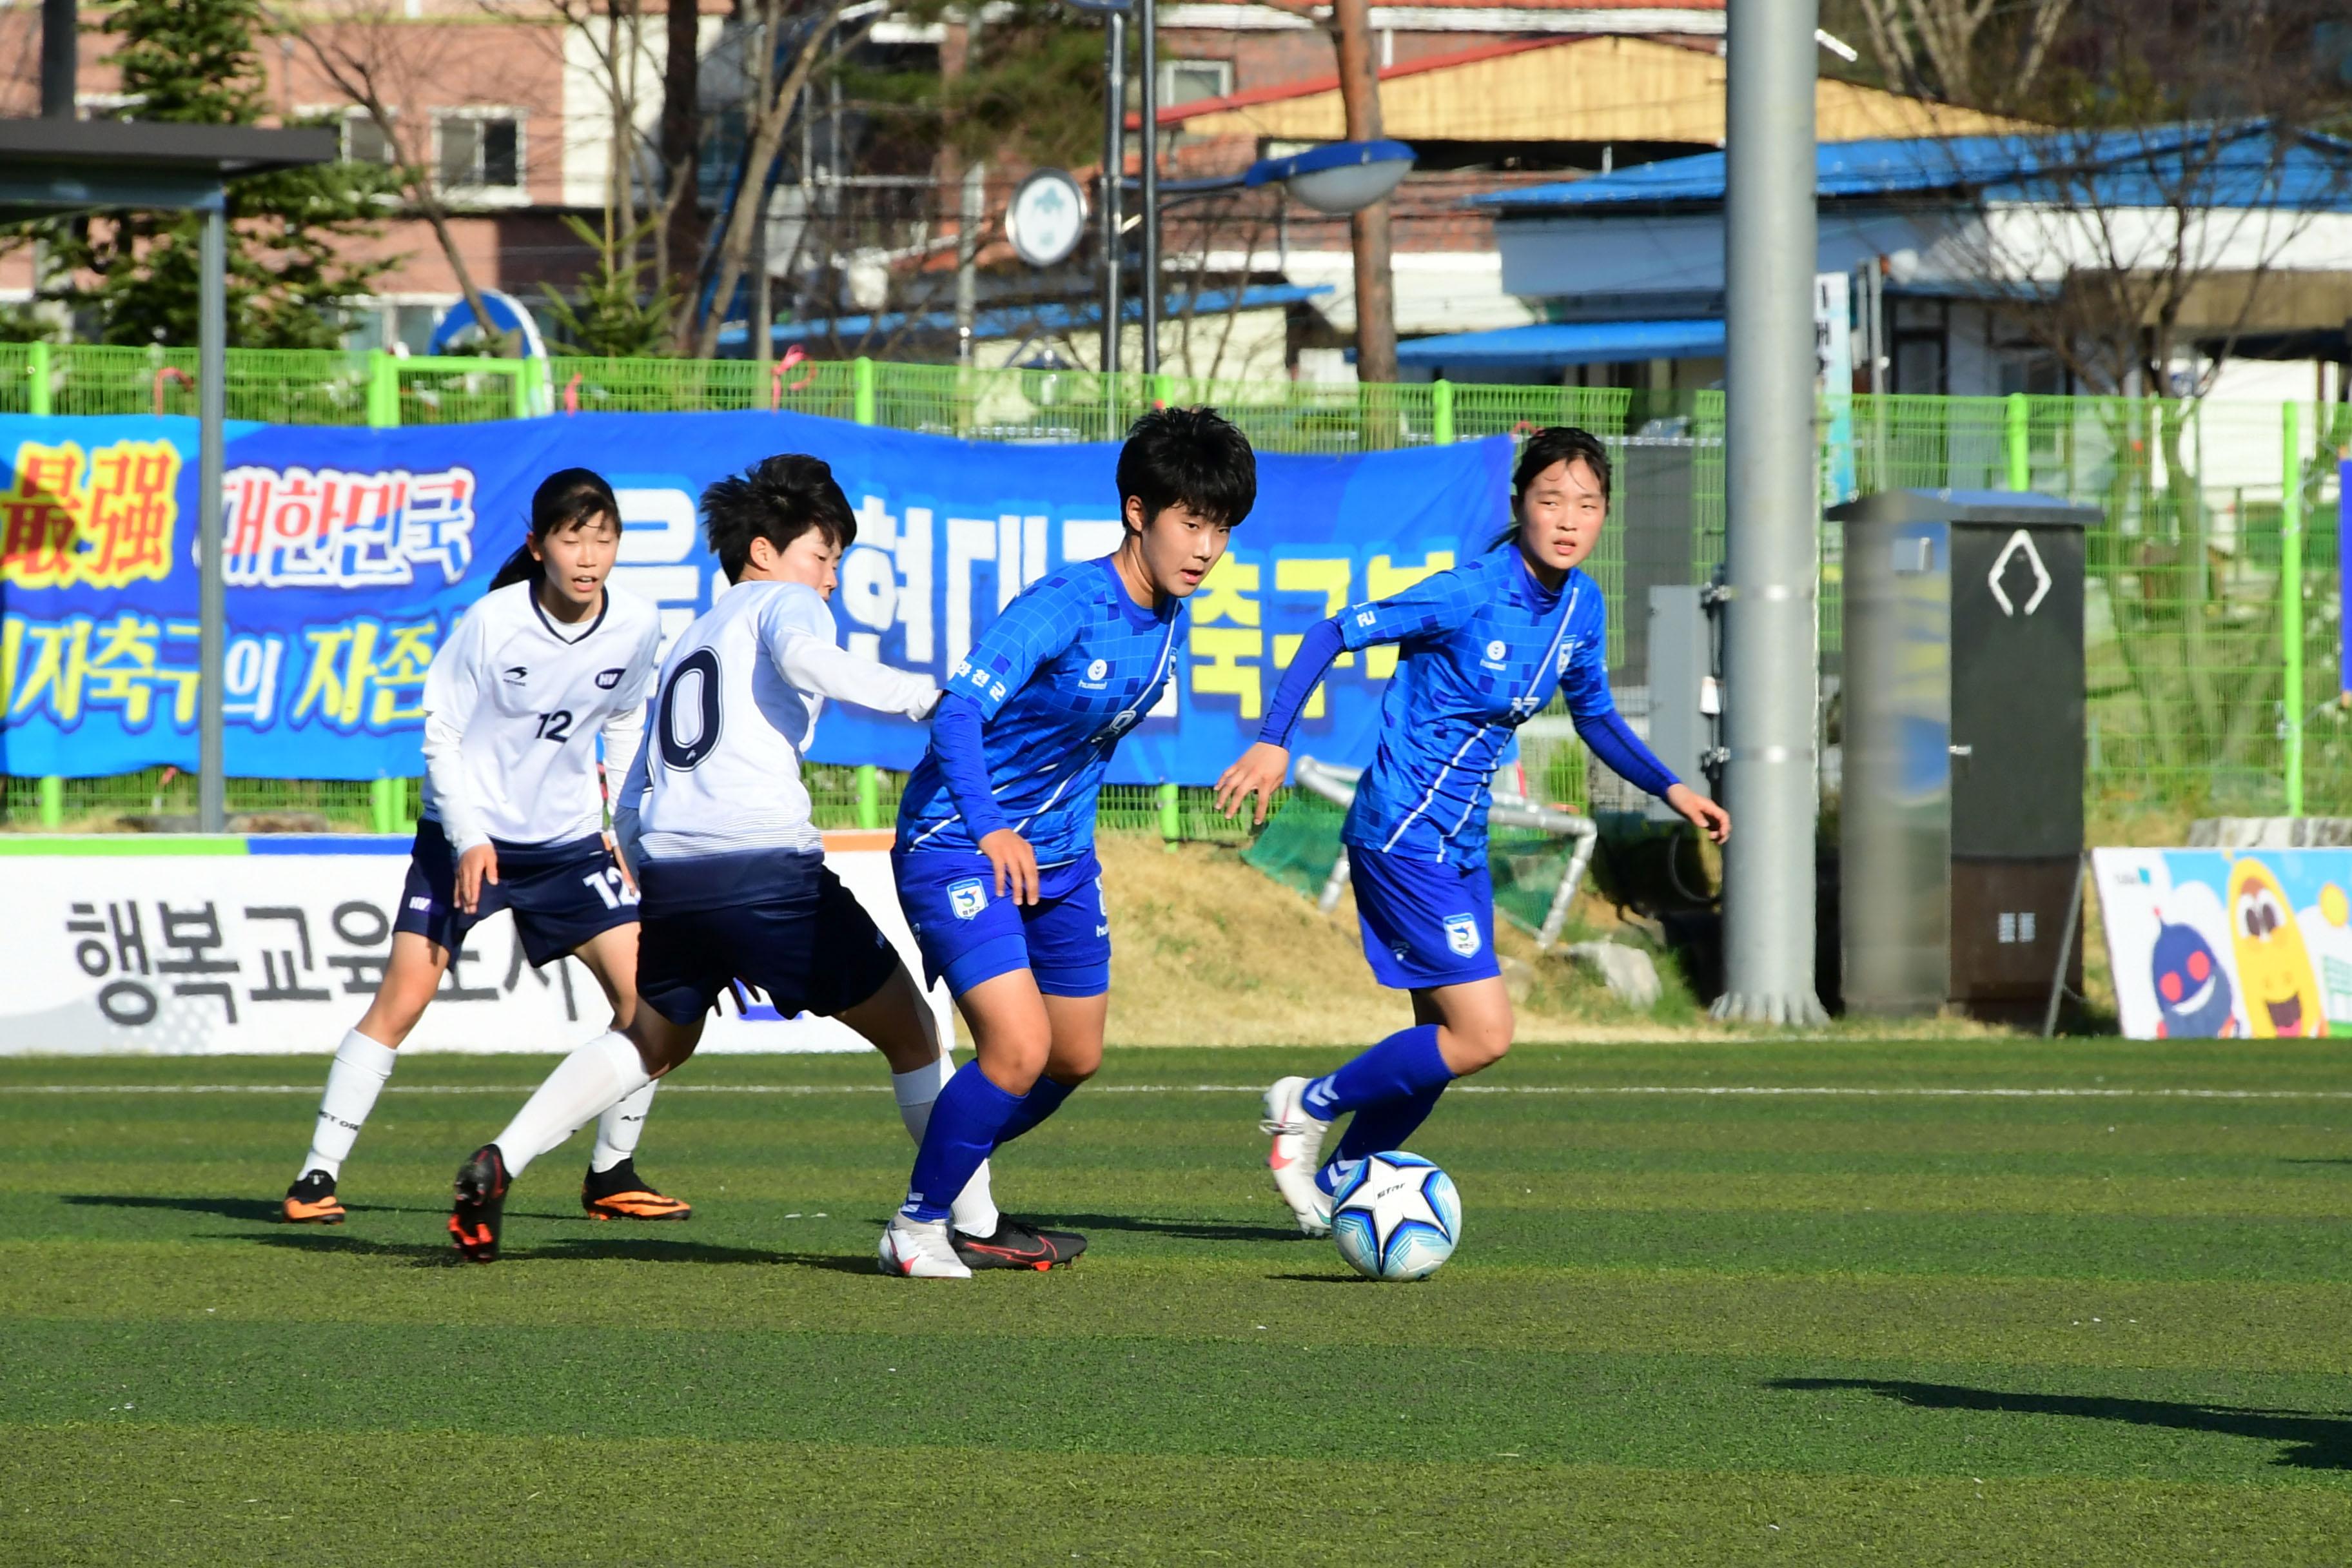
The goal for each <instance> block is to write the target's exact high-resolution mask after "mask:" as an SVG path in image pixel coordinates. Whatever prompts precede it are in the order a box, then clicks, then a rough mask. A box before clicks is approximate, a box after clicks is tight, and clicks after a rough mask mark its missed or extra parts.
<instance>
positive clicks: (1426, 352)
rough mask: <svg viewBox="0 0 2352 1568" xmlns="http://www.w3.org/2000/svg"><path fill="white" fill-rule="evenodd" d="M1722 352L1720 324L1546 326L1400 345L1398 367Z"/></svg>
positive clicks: (1527, 365) (1522, 364)
mask: <svg viewBox="0 0 2352 1568" xmlns="http://www.w3.org/2000/svg"><path fill="white" fill-rule="evenodd" d="M1722 353H1723V322H1722V321H1720V320H1708V319H1706V318H1705V317H1700V318H1696V319H1691V320H1683V321H1547V322H1541V323H1538V325H1535V326H1531V327H1505V328H1503V329H1502V330H1501V331H1492V332H1453V333H1449V334H1447V335H1446V336H1444V337H1437V338H1414V339H1412V340H1411V341H1410V342H1401V343H1399V344H1397V363H1400V364H1409V365H1415V366H1425V367H1427V368H1430V369H1433V370H1435V369H1448V370H1450V369H1455V368H1460V369H1463V370H1470V369H1474V368H1484V369H1496V370H1499V369H1504V368H1517V369H1533V370H1546V369H1559V368H1564V367H1566V366H1568V365H1572V364H1618V363H1623V362H1625V361H1628V360H1645V359H1714V358H1717V357H1719V356H1720V355H1721V354H1722Z"/></svg>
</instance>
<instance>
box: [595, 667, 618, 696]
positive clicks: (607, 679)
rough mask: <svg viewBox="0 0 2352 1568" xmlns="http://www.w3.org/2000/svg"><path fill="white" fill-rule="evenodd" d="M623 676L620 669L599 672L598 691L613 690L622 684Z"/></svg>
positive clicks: (597, 674) (597, 676) (597, 678)
mask: <svg viewBox="0 0 2352 1568" xmlns="http://www.w3.org/2000/svg"><path fill="white" fill-rule="evenodd" d="M621 675H622V672H621V671H620V670H619V669H600V670H598V671H597V672H596V689H597V690H599V691H610V690H612V689H613V688H614V687H615V686H618V685H620V684H621Z"/></svg>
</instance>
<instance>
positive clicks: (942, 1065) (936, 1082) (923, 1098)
mask: <svg viewBox="0 0 2352 1568" xmlns="http://www.w3.org/2000/svg"><path fill="white" fill-rule="evenodd" d="M955 1070H956V1066H955V1053H954V1052H953V1051H941V1052H940V1059H939V1060H938V1061H936V1062H933V1063H932V1064H931V1065H930V1066H929V1067H920V1068H916V1069H915V1070H914V1071H912V1072H894V1073H892V1074H891V1075H890V1092H891V1093H892V1094H893V1095H895V1096H897V1097H898V1120H899V1121H903V1122H905V1123H906V1124H907V1136H908V1137H909V1138H912V1139H913V1140H914V1141H915V1142H917V1143H921V1142H922V1141H923V1131H924V1129H926V1128H928V1127H929V1126H930V1124H931V1102H932V1101H934V1100H938V1099H939V1097H940V1090H941V1089H945V1088H947V1086H948V1079H951V1078H953V1077H955ZM949 1212H950V1214H952V1215H953V1216H954V1218H955V1227H956V1228H957V1229H958V1230H960V1231H962V1232H963V1233H964V1234H965V1235H966V1236H994V1235H995V1234H996V1226H997V1222H998V1220H999V1218H1000V1217H1001V1216H1000V1215H998V1214H997V1212H996V1194H995V1193H994V1191H993V1190H992V1188H991V1187H990V1185H989V1181H988V1162H987V1161H985V1160H982V1162H981V1163H980V1169H979V1170H977V1171H974V1172H973V1173H971V1181H969V1182H966V1183H965V1184H964V1188H963V1191H962V1192H961V1193H959V1194H956V1200H955V1202H954V1203H952V1204H950V1205H949Z"/></svg>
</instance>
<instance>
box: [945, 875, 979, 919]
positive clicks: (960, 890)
mask: <svg viewBox="0 0 2352 1568" xmlns="http://www.w3.org/2000/svg"><path fill="white" fill-rule="evenodd" d="M948 908H949V909H950V910H953V911H954V913H955V918H956V919H958V920H960V921H968V920H971V919H972V918H973V917H974V916H976V915H978V914H979V913H980V911H981V910H984V909H986V908H988V884H987V883H985V882H983V881H982V880H981V879H979V878H977V877H966V878H965V879H963V880H962V881H961V882H950V883H949V884H948Z"/></svg>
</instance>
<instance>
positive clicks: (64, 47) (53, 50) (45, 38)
mask: <svg viewBox="0 0 2352 1568" xmlns="http://www.w3.org/2000/svg"><path fill="white" fill-rule="evenodd" d="M76 10H77V6H76V5H75V0H41V118H42V119H44V120H71V119H72V118H73V117H74V80H75V78H76V77H78V76H79V74H80V70H81V60H80V56H79V49H80V43H79V36H80V32H81V21H80V18H79V16H76V15H75V12H76Z"/></svg>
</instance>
